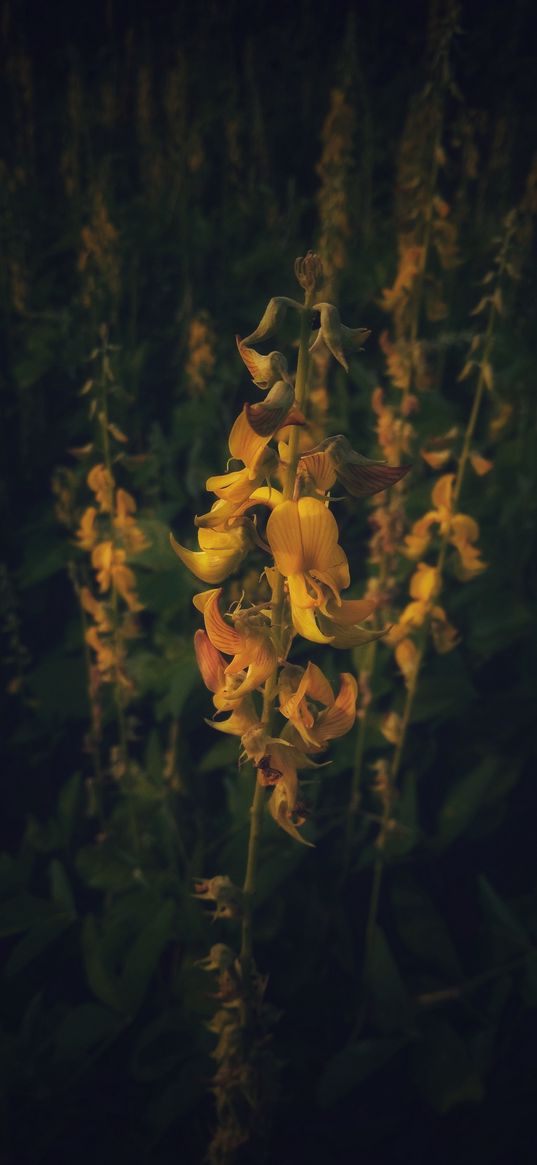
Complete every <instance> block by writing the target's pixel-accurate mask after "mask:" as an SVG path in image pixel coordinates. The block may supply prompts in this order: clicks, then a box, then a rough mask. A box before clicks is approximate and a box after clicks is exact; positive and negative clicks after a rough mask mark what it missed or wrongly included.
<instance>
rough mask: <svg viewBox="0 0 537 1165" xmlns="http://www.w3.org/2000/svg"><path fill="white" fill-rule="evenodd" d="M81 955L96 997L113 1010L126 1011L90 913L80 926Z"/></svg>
mask: <svg viewBox="0 0 537 1165" xmlns="http://www.w3.org/2000/svg"><path fill="white" fill-rule="evenodd" d="M82 956H83V959H84V969H85V972H86V979H87V981H88V986H89V987H90V990H91V991H93V994H94V995H96V996H97V999H100V1001H101V1003H105V1004H106V1005H107V1006H108V1007H111V1008H112V1009H113V1010H114V1011H119V1012H125V1011H127V1010H128V1002H127V1000H126V999H125V995H124V992H123V990H122V988H121V984H120V983H119V981H118V980H117V978H116V976H115V975H113V974H112V972H111V971H110V970H109V969H108V968H107V967H106V965H105V961H104V958H103V951H102V942H101V936H100V934H99V931H98V929H97V922H96V920H95V917H94V915H92V914H89V915H88V916H87V918H86V919H85V920H84V925H83V927H82Z"/></svg>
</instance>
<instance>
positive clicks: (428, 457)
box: [421, 449, 451, 469]
mask: <svg viewBox="0 0 537 1165" xmlns="http://www.w3.org/2000/svg"><path fill="white" fill-rule="evenodd" d="M421 456H422V457H423V460H424V461H426V462H427V465H430V467H431V469H442V468H443V466H444V465H447V462H448V461H449V459H450V457H451V449H438V450H436V449H422V450H421Z"/></svg>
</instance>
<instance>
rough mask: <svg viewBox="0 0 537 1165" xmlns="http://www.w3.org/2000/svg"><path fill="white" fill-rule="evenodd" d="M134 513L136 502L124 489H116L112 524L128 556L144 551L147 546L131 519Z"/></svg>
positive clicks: (133, 519)
mask: <svg viewBox="0 0 537 1165" xmlns="http://www.w3.org/2000/svg"><path fill="white" fill-rule="evenodd" d="M135 513H136V502H135V500H134V498H133V496H132V494H130V493H128V492H127V490H126V489H118V490H117V493H116V513H115V516H114V518H113V523H114V527H115V529H116V531H117V533H118V535H119V537H120V538H121V541H122V543H123V545H124V547H125V549H126V550H127V551H128V553H129V554H139V553H140V552H141V551H142V550H146V549H147V547H148V545H149V543H148V541H147V538H146V536H145V534H144V533H143V530H141V529H140V527H139V525H138V523H137V521H136V519H135V518H134V517H133V515H134V514H135Z"/></svg>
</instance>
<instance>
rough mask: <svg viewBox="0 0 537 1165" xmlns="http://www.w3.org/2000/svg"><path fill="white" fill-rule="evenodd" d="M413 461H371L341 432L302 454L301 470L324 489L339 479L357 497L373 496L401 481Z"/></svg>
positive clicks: (329, 487) (330, 486)
mask: <svg viewBox="0 0 537 1165" xmlns="http://www.w3.org/2000/svg"><path fill="white" fill-rule="evenodd" d="M409 469H410V465H386V464H385V463H384V462H383V461H371V459H370V458H369V457H363V456H362V454H361V453H357V452H356V450H355V449H352V448H351V445H350V442H349V441H348V440H347V438H346V437H345V436H344V435H343V433H338V434H337V436H335V437H327V438H326V440H325V441H321V442H320V444H319V445H316V446H315V447H314V448H313V449H309V450H308V451H307V453H304V454H303V455H302V457H301V458H300V464H299V471H302V472H306V473H308V474H309V476H310V477H311V478H312V479H313V480H314V481H315V484H316V485H317V487H318V488H319V489H322V490H323V491H325V490H327V489H331V488H332V486H333V485H334V483H335V481H336V480H337V481H339V482H340V484H341V485H343V486H345V489H347V490H348V492H349V493H350V494H351V495H352V497H355V498H366V497H372V495H373V494H375V493H379V492H380V491H381V490H385V489H387V488H388V487H389V486H390V485H394V484H395V482H397V481H400V480H401V478H402V477H404V476H405V474H406V473H408V471H409Z"/></svg>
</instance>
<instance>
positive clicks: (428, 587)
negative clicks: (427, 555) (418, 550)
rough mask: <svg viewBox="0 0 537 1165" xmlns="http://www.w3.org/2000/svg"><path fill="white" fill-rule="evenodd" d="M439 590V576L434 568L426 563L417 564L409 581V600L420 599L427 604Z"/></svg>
mask: <svg viewBox="0 0 537 1165" xmlns="http://www.w3.org/2000/svg"><path fill="white" fill-rule="evenodd" d="M439 589H440V575H439V573H438V570H437V568H436V567H435V566H429V564H428V563H426V562H418V567H417V570H416V571H415V573H414V574H413V575H412V578H411V580H410V586H409V591H410V595H411V598H413V599H421V600H422V601H423V602H425V603H427V602H428V601H429V600H430V599H432V598H434V596H435V595H436V594H438V591H439Z"/></svg>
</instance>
